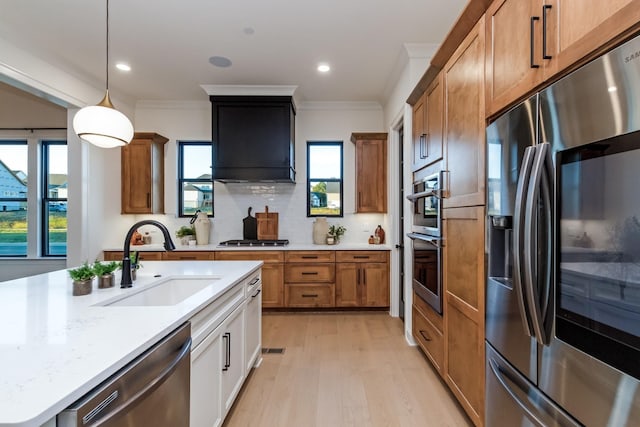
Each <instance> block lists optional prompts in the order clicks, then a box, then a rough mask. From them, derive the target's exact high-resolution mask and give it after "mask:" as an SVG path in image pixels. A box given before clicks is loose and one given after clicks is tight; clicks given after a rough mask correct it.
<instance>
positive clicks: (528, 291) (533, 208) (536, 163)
mask: <svg viewBox="0 0 640 427" xmlns="http://www.w3.org/2000/svg"><path fill="white" fill-rule="evenodd" d="M535 151H536V153H535V158H534V160H533V168H532V173H531V179H530V180H529V189H528V191H527V200H526V206H525V224H524V229H525V234H524V236H525V237H524V239H525V242H524V252H523V254H524V276H525V283H526V286H525V296H526V301H527V305H528V306H529V309H530V314H531V324H532V326H533V331H534V332H535V337H536V340H537V341H538V342H539V343H540V344H542V345H546V344H548V343H549V337H548V336H547V335H548V334H547V333H546V331H545V329H544V328H543V325H544V322H543V309H544V311H546V310H547V307H548V304H547V302H546V299H545V302H544V303H542V304H541V301H540V300H541V298H540V295H539V294H540V293H541V292H542V293H545V291H541V290H540V289H539V287H538V283H539V282H538V280H539V279H540V277H538V270H537V266H538V263H539V262H540V260H539V259H538V258H535V260H534V257H535V256H536V253H537V251H536V243H537V239H535V236H534V235H536V227H539V226H541V225H542V224H538V223H537V221H536V218H537V208H538V200H539V197H540V196H542V200H543V203H542V204H543V206H545V209H546V210H547V211H548V210H550V209H551V204H550V195H549V183H548V175H547V171H546V169H547V168H546V166H547V162H546V159H547V157H548V156H549V144H548V143H544V144H539V145H537V146H536V149H535ZM543 177H544V178H543ZM545 216H546V217H547V218H546V222H547V223H548V224H545V226H547V227H549V225H550V218H549V215H546V214H545ZM548 242H549V239H547V245H549V243H548ZM546 249H547V252H548V248H546ZM547 264H548V263H547ZM547 270H548V271H550V270H549V267H547ZM545 276H547V274H545ZM544 280H547V277H545V278H544ZM545 288H547V289H548V286H546V283H545ZM548 293H549V292H548V291H547V292H546V294H547V295H546V297H547V298H548Z"/></svg>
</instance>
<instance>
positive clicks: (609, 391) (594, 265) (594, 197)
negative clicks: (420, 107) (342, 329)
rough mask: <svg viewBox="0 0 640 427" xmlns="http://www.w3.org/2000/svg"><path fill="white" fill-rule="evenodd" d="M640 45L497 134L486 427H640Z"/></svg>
mask: <svg viewBox="0 0 640 427" xmlns="http://www.w3.org/2000/svg"><path fill="white" fill-rule="evenodd" d="M638 100H640V38H636V39H633V40H631V41H629V42H627V43H625V44H623V45H621V46H619V47H618V48H616V49H614V50H612V51H611V52H609V53H608V54H606V55H604V56H601V57H600V58H598V59H596V60H594V61H592V62H591V63H589V64H587V65H585V66H584V67H582V68H580V69H578V70H577V71H575V72H573V73H572V74H570V75H569V76H567V77H565V78H563V79H561V80H559V81H558V82H556V83H554V84H553V85H551V86H550V87H548V88H547V89H545V90H543V91H542V92H540V93H538V94H536V95H534V96H532V97H531V98H529V99H527V100H526V101H524V102H523V103H521V104H520V105H518V106H516V107H515V108H513V109H512V110H510V111H508V112H507V113H505V114H504V115H502V116H501V117H499V118H498V119H497V120H495V121H494V122H493V123H491V124H490V125H489V126H488V127H487V131H486V132H487V133H486V136H487V187H486V188H487V242H486V248H487V283H486V298H487V301H486V384H485V387H486V408H485V425H486V426H488V427H493V426H500V427H501V426H576V425H586V426H611V427H625V426H640V102H639V101H638Z"/></svg>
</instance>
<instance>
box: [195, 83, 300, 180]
mask: <svg viewBox="0 0 640 427" xmlns="http://www.w3.org/2000/svg"><path fill="white" fill-rule="evenodd" d="M203 88H205V90H207V92H208V93H210V91H209V90H208V89H207V87H204V86H203ZM288 88H289V87H288ZM209 99H210V101H211V107H212V108H211V113H212V125H211V131H212V141H213V170H212V175H213V179H215V180H216V181H220V182H224V183H227V182H288V183H295V114H296V110H295V104H294V101H293V96H291V95H287V96H279V95H262V94H261V95H215V94H211V95H210V97H209Z"/></svg>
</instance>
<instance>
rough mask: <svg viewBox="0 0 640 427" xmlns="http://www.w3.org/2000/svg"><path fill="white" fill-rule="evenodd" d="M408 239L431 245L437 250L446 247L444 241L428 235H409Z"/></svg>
mask: <svg viewBox="0 0 640 427" xmlns="http://www.w3.org/2000/svg"><path fill="white" fill-rule="evenodd" d="M407 237H408V238H410V239H411V240H421V241H423V242H427V243H431V244H432V245H433V246H435V247H436V248H441V247H443V246H444V241H443V239H442V238H439V237H432V236H428V235H426V234H418V233H407Z"/></svg>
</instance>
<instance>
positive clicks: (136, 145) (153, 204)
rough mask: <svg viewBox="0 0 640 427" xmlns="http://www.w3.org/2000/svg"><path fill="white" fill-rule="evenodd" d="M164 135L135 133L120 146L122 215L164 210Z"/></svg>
mask: <svg viewBox="0 0 640 427" xmlns="http://www.w3.org/2000/svg"><path fill="white" fill-rule="evenodd" d="M167 141H168V139H167V138H165V137H164V136H162V135H158V134H157V133H151V132H136V133H135V134H134V135H133V140H132V141H131V143H129V144H128V145H125V146H124V147H122V148H121V152H120V153H121V169H122V178H121V179H122V192H121V197H122V205H121V212H122V213H123V214H156V213H164V144H165V143H166V142H167Z"/></svg>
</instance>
